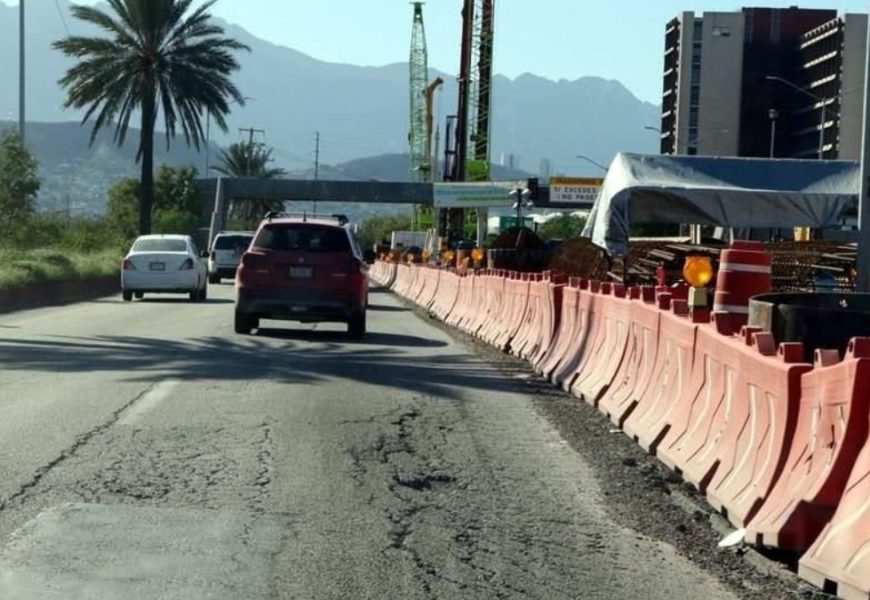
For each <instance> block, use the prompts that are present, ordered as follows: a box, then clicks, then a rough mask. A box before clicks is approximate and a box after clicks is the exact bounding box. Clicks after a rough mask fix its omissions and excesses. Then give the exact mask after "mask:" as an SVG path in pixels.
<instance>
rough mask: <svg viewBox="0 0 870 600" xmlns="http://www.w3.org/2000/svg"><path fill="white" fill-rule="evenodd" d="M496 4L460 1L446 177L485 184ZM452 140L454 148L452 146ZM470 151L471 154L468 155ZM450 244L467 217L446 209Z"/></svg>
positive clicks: (481, 229)
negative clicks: (454, 107) (456, 98)
mask: <svg viewBox="0 0 870 600" xmlns="http://www.w3.org/2000/svg"><path fill="white" fill-rule="evenodd" d="M494 15H495V0H464V6H463V9H462V51H461V65H460V70H459V108H458V111H457V115H456V117H454V120H455V129H451V125H453V124H454V120H450V121H448V128H447V132H446V133H447V140H448V149H447V151H446V154H445V161H446V162H448V163H449V164H447V165H446V166H445V179H447V180H449V181H487V180H489V178H490V173H489V170H490V169H489V165H490V160H489V158H490V133H491V121H490V114H491V111H492V58H493V47H494V27H493V22H494ZM451 133H452V134H453V135H452V140H453V142H454V144H455V146H454V147H453V148H450V141H451ZM469 150H471V152H469ZM477 221H478V232H477V237H478V244H482V242H483V237H484V236H485V234H486V211H485V210H479V211H478V215H477ZM442 222H444V223H445V225H446V228H447V230H448V231H447V233H448V235H449V237H450V238H451V239H452V240H456V239H458V238H460V237H461V236H462V235H463V233H464V232H463V229H464V222H465V215H464V211H462V210H450V211H449V214H448V215H447V217H446V218H445V219H443V220H442Z"/></svg>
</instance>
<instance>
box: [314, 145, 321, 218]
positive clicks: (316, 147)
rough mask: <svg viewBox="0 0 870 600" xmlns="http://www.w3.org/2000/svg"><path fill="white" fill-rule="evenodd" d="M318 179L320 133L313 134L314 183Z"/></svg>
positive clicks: (315, 209) (315, 208)
mask: <svg viewBox="0 0 870 600" xmlns="http://www.w3.org/2000/svg"><path fill="white" fill-rule="evenodd" d="M318 179H320V132H319V131H318V132H317V133H315V134H314V181H317V180H318ZM313 204H314V214H317V200H315V201H314V203H313Z"/></svg>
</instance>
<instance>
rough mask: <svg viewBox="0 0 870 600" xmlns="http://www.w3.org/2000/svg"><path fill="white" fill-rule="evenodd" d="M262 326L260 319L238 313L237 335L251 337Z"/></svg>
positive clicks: (236, 322) (236, 321)
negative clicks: (252, 332)
mask: <svg viewBox="0 0 870 600" xmlns="http://www.w3.org/2000/svg"><path fill="white" fill-rule="evenodd" d="M259 326H260V319H258V318H257V317H252V316H251V315H246V314H245V313H242V312H239V311H236V320H235V330H236V333H240V334H242V335H249V334H250V333H251V331H253V330H254V329H257V328H258V327H259Z"/></svg>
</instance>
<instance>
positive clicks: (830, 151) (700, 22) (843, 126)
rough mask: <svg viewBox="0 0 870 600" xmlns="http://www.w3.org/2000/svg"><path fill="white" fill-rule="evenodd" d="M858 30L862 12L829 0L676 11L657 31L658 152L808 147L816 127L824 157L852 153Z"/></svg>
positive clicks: (805, 150)
mask: <svg viewBox="0 0 870 600" xmlns="http://www.w3.org/2000/svg"><path fill="white" fill-rule="evenodd" d="M866 35H867V17H866V16H865V15H845V16H844V17H838V16H837V13H836V11H832V10H805V9H800V8H797V7H791V8H784V9H772V8H744V9H743V10H742V11H740V12H727V13H726V12H708V13H704V14H703V15H696V14H695V13H692V12H685V13H682V14H681V15H679V16H678V17H677V18H675V19H673V20H672V21H671V22H670V23H668V24H667V27H666V32H665V56H664V77H663V80H664V86H663V96H662V127H661V129H662V143H661V151H662V153H665V154H705V155H725V156H769V155H770V154H771V152H773V153H774V154H775V155H776V156H778V157H784V156H788V157H812V156H818V153H819V146H820V141H819V140H820V139H821V132H822V131H824V145H823V154H824V157H825V158H857V156H858V154H859V153H860V131H861V114H862V113H861V111H862V106H863V104H862V100H863V94H862V90H863V77H864V61H865V57H866ZM823 110H824V113H825V114H824V117H825V118H824V119H822V116H823V115H822V112H823ZM823 121H824V127H821V124H822V122H823ZM774 137H775V139H773V138H774ZM772 141H773V142H775V143H773V144H772V143H771V142H772Z"/></svg>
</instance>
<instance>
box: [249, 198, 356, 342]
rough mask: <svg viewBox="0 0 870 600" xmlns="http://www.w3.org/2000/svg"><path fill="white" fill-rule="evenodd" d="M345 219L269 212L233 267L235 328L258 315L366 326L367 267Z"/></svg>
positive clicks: (255, 322)
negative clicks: (235, 266) (293, 215)
mask: <svg viewBox="0 0 870 600" xmlns="http://www.w3.org/2000/svg"><path fill="white" fill-rule="evenodd" d="M346 224H347V219H346V218H344V217H339V216H336V217H335V218H333V219H332V220H330V219H324V218H322V217H307V216H303V217H291V216H288V215H279V214H270V215H269V216H267V218H266V220H265V221H263V223H261V224H260V227H259V229H258V230H257V233H256V234H255V235H254V241H253V242H252V243H251V247H250V248H249V249H248V251H247V252H245V254H244V255H243V256H242V261H241V264H240V265H239V268H238V271H236V319H235V330H236V333H242V334H249V333H251V330H253V329H257V328H258V327H259V326H260V319H281V320H287V321H300V322H302V323H316V322H321V321H333V322H343V323H347V330H348V333H349V334H350V335H351V336H352V337H353V338H355V339H361V338H362V337H363V336H364V335H365V331H366V307H367V305H368V288H369V283H368V267H367V265H366V263H365V261H364V260H363V255H362V252H361V251H360V247H359V244H358V243H357V241H356V238H355V237H354V235H353V233H351V232H350V230H348V229H347V228H346V227H345V225H346Z"/></svg>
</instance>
